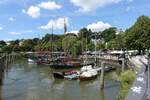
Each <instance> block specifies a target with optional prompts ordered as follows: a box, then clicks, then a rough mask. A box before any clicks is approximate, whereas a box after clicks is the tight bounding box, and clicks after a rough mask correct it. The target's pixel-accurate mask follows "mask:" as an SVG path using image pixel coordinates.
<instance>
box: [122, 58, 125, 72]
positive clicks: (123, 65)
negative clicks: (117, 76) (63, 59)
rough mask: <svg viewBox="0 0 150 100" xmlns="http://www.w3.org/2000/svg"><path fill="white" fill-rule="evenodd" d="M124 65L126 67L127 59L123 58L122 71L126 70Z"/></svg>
mask: <svg viewBox="0 0 150 100" xmlns="http://www.w3.org/2000/svg"><path fill="white" fill-rule="evenodd" d="M124 67H125V59H122V72H124Z"/></svg>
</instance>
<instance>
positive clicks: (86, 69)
mask: <svg viewBox="0 0 150 100" xmlns="http://www.w3.org/2000/svg"><path fill="white" fill-rule="evenodd" d="M91 69H93V68H92V65H86V66H83V67H82V68H81V72H84V71H88V70H91Z"/></svg>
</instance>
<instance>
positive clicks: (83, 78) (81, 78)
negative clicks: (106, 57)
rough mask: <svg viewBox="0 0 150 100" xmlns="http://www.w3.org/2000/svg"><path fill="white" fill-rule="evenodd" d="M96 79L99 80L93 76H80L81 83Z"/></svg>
mask: <svg viewBox="0 0 150 100" xmlns="http://www.w3.org/2000/svg"><path fill="white" fill-rule="evenodd" d="M96 78H97V75H95V76H91V77H86V76H80V77H79V79H80V81H88V80H93V79H96Z"/></svg>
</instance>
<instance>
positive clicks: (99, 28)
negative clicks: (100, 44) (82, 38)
mask: <svg viewBox="0 0 150 100" xmlns="http://www.w3.org/2000/svg"><path fill="white" fill-rule="evenodd" d="M110 27H111V25H110V24H108V23H104V22H102V21H99V22H97V23H92V24H90V25H88V26H87V29H91V30H92V31H93V32H98V31H104V30H105V29H108V28H110Z"/></svg>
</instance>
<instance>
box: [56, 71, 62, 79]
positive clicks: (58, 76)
mask: <svg viewBox="0 0 150 100" xmlns="http://www.w3.org/2000/svg"><path fill="white" fill-rule="evenodd" d="M53 76H54V78H59V79H63V78H64V74H63V73H62V72H53Z"/></svg>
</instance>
